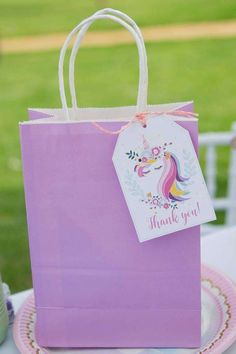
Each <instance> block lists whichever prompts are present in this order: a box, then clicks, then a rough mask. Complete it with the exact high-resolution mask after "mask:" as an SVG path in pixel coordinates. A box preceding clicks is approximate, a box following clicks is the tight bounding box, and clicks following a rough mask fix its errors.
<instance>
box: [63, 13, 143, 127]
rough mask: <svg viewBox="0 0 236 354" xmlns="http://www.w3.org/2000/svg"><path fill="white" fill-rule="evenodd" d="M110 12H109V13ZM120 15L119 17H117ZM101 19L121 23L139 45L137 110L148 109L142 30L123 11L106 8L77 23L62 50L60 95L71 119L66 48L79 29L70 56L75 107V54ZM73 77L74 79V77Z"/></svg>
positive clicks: (75, 105) (71, 87)
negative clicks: (90, 30) (85, 37)
mask: <svg viewBox="0 0 236 354" xmlns="http://www.w3.org/2000/svg"><path fill="white" fill-rule="evenodd" d="M107 13H108V14H107ZM109 13H112V14H115V15H116V16H113V15H110V14H109ZM117 16H119V17H117ZM120 17H122V18H124V19H125V20H126V21H128V22H129V23H130V24H129V23H127V22H125V21H124V20H123V19H122V18H120ZM100 19H111V20H113V21H115V22H118V23H120V24H121V25H122V26H124V27H125V28H127V29H128V30H129V32H130V33H131V34H132V35H133V37H134V39H135V41H136V44H137V47H138V53H139V90H138V97H137V112H142V111H145V110H146V109H147V90H148V69H147V56H146V50H145V45H144V41H143V37H142V35H141V32H140V30H139V28H138V27H137V25H136V23H135V22H134V21H133V20H132V19H131V18H130V17H128V16H127V15H125V14H123V13H121V12H120V11H118V10H112V9H104V10H101V11H99V12H97V13H95V14H94V15H93V16H91V17H89V18H87V19H85V20H83V21H82V22H81V23H80V24H79V25H77V26H76V27H75V28H74V29H73V30H72V31H71V32H70V33H69V35H68V37H67V38H66V40H65V42H64V45H63V47H62V49H61V52H60V58H59V68H58V71H59V89H60V96H61V102H62V107H63V109H64V110H65V114H66V119H67V120H70V115H69V110H68V105H67V100H66V95H65V87H64V77H63V67H64V59H65V54H66V50H67V48H68V45H69V43H70V41H71V39H72V37H73V36H74V34H76V33H77V32H78V31H80V32H79V34H78V36H77V39H76V43H75V45H74V47H73V50H72V53H71V58H70V91H71V95H72V103H73V107H74V108H76V107H77V102H76V95H75V87H74V61H75V56H76V54H77V52H78V49H79V46H80V43H81V40H82V38H83V36H84V35H85V33H86V31H87V30H88V28H89V27H90V25H91V24H92V23H93V22H94V21H96V20H100ZM72 77H73V79H72Z"/></svg>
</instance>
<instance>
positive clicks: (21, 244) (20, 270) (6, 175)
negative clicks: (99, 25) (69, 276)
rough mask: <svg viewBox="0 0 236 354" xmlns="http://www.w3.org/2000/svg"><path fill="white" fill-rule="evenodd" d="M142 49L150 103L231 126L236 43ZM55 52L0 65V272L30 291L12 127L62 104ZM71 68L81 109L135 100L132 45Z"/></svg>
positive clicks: (210, 126) (208, 125) (87, 52)
mask: <svg viewBox="0 0 236 354" xmlns="http://www.w3.org/2000/svg"><path fill="white" fill-rule="evenodd" d="M9 3H10V1H9ZM68 22H70V21H68ZM147 51H148V61H149V75H150V77H149V82H150V85H149V102H150V103H160V102H163V103H165V102H175V101H184V100H191V99H194V100H195V103H196V111H197V112H198V113H199V114H200V117H199V127H200V131H201V132H203V131H214V130H215V131H219V130H229V129H230V127H231V123H232V122H233V121H234V120H236V118H235V112H236V101H235V92H236V80H234V77H235V76H236V66H235V61H236V40H235V39H224V40H201V41H183V42H173V43H170V42H169V43H156V44H154V43H152V44H147ZM58 54H59V53H58V52H55V51H51V52H44V53H32V54H22V55H20V54H15V55H6V56H3V57H2V58H1V62H0V77H1V81H0V85H1V87H0V92H1V95H0V117H1V118H0V171H1V172H0V269H1V271H2V273H3V278H4V280H5V281H7V282H8V283H9V284H10V286H11V287H12V289H13V290H14V291H17V290H21V289H23V288H25V287H29V286H31V277H30V267H29V257H28V247H27V231H26V230H27V227H26V219H25V208H24V196H23V183H22V172H21V166H20V145H19V132H18V122H19V121H23V120H26V119H27V115H26V109H27V107H60V100H59V90H58V82H57V63H58ZM76 66H77V70H76V87H77V92H78V98H79V103H80V104H82V106H113V105H114V106H117V105H127V104H134V103H135V100H136V94H137V86H138V61H137V50H136V48H135V46H134V45H133V46H125V45H124V46H117V47H113V48H96V49H95V48H84V49H82V50H81V52H80V53H79V55H78V61H77V63H76ZM66 72H67V71H66ZM227 154H228V151H226V149H224V150H222V151H220V154H219V160H218V163H219V166H220V169H219V175H218V182H219V193H220V195H223V194H224V193H225V191H226V185H227V173H226V171H227V165H228V161H227ZM201 162H203V158H201Z"/></svg>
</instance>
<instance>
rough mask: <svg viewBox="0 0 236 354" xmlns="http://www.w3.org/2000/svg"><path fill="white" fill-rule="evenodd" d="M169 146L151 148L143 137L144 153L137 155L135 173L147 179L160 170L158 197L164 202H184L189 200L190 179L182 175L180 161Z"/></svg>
mask: <svg viewBox="0 0 236 354" xmlns="http://www.w3.org/2000/svg"><path fill="white" fill-rule="evenodd" d="M169 145H172V143H169V144H167V143H165V144H164V145H163V146H155V147H154V148H150V146H149V144H148V142H147V140H146V139H145V138H144V137H143V151H142V152H141V153H140V154H137V153H136V154H135V161H136V165H135V167H134V171H135V172H136V173H137V174H138V176H139V177H145V176H146V175H147V174H149V173H150V172H151V171H153V170H154V171H155V170H160V171H161V176H160V177H159V178H158V181H157V194H158V196H160V197H161V199H162V200H163V201H165V200H166V201H168V202H171V201H173V202H174V201H175V202H182V201H184V200H187V199H189V198H188V196H187V195H188V191H186V183H185V182H186V181H188V180H189V177H183V176H182V175H181V172H180V162H179V159H178V158H177V156H175V155H174V154H173V153H172V152H170V151H169ZM152 167H153V168H152Z"/></svg>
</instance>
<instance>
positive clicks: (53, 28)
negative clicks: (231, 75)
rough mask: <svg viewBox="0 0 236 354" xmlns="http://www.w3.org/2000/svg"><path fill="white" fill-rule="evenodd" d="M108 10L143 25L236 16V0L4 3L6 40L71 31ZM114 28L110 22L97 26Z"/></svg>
mask: <svg viewBox="0 0 236 354" xmlns="http://www.w3.org/2000/svg"><path fill="white" fill-rule="evenodd" d="M104 7H112V8H116V9H119V10H121V11H124V12H126V13H128V14H129V15H131V16H132V17H133V18H134V19H135V21H137V23H138V24H139V25H140V26H147V25H158V24H169V23H181V22H196V21H215V20H223V19H232V18H235V17H236V2H235V0H208V1H206V0H188V1H186V0H165V1H163V0H146V1H137V0H66V1H65V0H57V1H55V0H40V1H36V0H0V23H1V32H2V35H3V37H8V36H19V35H35V34H47V33H54V32H67V31H69V30H71V29H72V28H73V27H74V26H75V25H76V24H77V23H79V21H81V20H82V19H84V18H85V17H87V16H90V15H91V14H93V13H94V12H95V11H97V10H99V9H101V8H104ZM113 27H115V28H116V27H117V25H115V24H112V23H111V22H110V21H101V22H99V23H98V24H96V25H95V26H94V28H97V29H107V28H113Z"/></svg>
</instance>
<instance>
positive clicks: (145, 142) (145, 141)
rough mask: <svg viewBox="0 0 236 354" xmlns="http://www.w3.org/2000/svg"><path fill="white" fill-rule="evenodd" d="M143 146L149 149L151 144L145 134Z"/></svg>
mask: <svg viewBox="0 0 236 354" xmlns="http://www.w3.org/2000/svg"><path fill="white" fill-rule="evenodd" d="M143 147H144V149H149V144H148V142H147V140H146V139H145V137H144V135H143Z"/></svg>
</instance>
